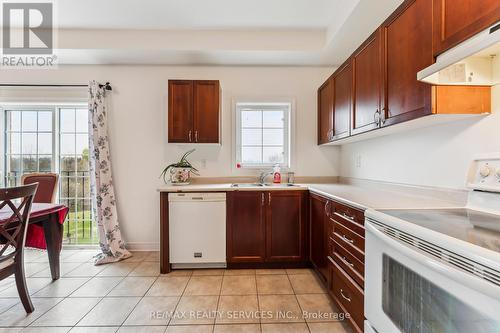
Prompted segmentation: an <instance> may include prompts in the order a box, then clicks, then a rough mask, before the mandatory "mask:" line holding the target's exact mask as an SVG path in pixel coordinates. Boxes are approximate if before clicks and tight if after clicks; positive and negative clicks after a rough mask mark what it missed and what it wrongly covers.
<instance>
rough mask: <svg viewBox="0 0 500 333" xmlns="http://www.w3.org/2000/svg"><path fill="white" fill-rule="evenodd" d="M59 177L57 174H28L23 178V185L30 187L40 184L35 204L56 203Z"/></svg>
mask: <svg viewBox="0 0 500 333" xmlns="http://www.w3.org/2000/svg"><path fill="white" fill-rule="evenodd" d="M58 182H59V175H58V174H57V173H28V174H24V175H23V176H22V177H21V184H22V185H28V184H33V183H38V190H37V191H36V195H35V199H34V200H33V202H38V203H55V202H56V195H57V185H58Z"/></svg>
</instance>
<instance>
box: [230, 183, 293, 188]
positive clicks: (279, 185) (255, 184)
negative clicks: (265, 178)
mask: <svg viewBox="0 0 500 333" xmlns="http://www.w3.org/2000/svg"><path fill="white" fill-rule="evenodd" d="M294 186H299V185H297V184H288V183H284V184H268V183H265V184H261V183H235V184H231V187H294Z"/></svg>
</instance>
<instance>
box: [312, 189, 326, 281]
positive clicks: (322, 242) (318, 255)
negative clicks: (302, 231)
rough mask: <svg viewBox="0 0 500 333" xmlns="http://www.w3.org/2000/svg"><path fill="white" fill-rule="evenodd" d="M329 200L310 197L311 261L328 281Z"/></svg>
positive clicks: (314, 196) (315, 196)
mask: <svg viewBox="0 0 500 333" xmlns="http://www.w3.org/2000/svg"><path fill="white" fill-rule="evenodd" d="M328 205H329V204H328V200H327V199H325V198H322V197H320V196H318V195H315V194H311V195H310V196H309V214H310V217H309V229H310V240H309V247H310V254H309V256H310V260H311V262H312V264H313V266H314V267H315V268H316V270H317V271H318V272H319V273H320V276H321V277H322V278H323V280H324V281H326V279H327V277H328V259H327V256H328V254H327V248H326V246H327V239H328V235H327V232H326V227H325V226H326V223H327V219H328V216H327V212H326V210H327V209H328Z"/></svg>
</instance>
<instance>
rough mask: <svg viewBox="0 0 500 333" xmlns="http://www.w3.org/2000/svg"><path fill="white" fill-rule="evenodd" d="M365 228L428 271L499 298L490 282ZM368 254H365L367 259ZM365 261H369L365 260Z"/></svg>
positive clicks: (368, 226)
mask: <svg viewBox="0 0 500 333" xmlns="http://www.w3.org/2000/svg"><path fill="white" fill-rule="evenodd" d="M365 228H366V231H367V233H371V234H373V235H374V236H375V237H377V238H379V239H381V240H382V241H383V242H384V243H385V244H387V245H389V246H390V247H392V248H393V249H395V250H396V251H397V252H399V253H401V254H403V255H404V256H407V257H409V258H411V259H413V260H415V261H417V262H418V263H420V264H422V265H423V266H426V267H429V268H430V269H432V270H434V271H436V272H438V273H440V274H442V275H445V276H446V277H448V278H449V279H450V280H452V281H457V280H458V279H460V283H461V284H464V285H465V286H467V287H468V288H471V289H473V290H475V291H478V292H480V293H482V294H484V295H486V296H488V297H495V298H500V288H498V287H496V286H495V285H493V284H492V283H490V282H487V281H484V280H482V279H480V278H478V277H476V276H474V275H470V274H468V273H465V272H463V271H461V270H460V269H458V268H455V267H453V266H450V265H446V264H443V263H441V262H439V261H438V260H437V259H435V258H433V257H431V256H429V255H428V254H426V253H422V252H418V251H417V250H413V249H411V248H410V247H409V246H407V245H405V244H402V243H400V242H398V241H396V240H394V239H392V238H391V237H389V236H387V235H385V234H384V233H383V232H381V231H380V230H378V229H377V228H376V227H374V226H373V225H372V224H371V223H370V222H368V221H367V222H366V223H365ZM368 256H369V253H367V257H368ZM366 260H369V259H368V258H366Z"/></svg>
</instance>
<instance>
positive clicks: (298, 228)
mask: <svg viewBox="0 0 500 333" xmlns="http://www.w3.org/2000/svg"><path fill="white" fill-rule="evenodd" d="M266 194H267V204H268V206H267V215H266V218H267V219H266V260H267V261H299V262H300V261H306V260H307V247H306V244H307V233H306V232H307V230H306V226H307V223H306V222H307V201H306V195H304V194H305V193H304V192H303V191H272V192H267V193H266Z"/></svg>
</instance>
